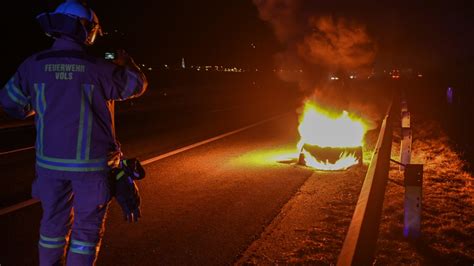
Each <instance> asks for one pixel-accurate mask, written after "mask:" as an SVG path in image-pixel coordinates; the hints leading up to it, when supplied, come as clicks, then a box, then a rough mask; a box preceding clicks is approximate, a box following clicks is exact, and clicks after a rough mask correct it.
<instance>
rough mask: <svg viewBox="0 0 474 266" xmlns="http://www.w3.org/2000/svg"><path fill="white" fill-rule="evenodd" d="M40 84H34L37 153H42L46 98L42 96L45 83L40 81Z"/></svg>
mask: <svg viewBox="0 0 474 266" xmlns="http://www.w3.org/2000/svg"><path fill="white" fill-rule="evenodd" d="M40 85H41V86H38V84H37V83H35V84H34V88H35V92H36V112H37V114H38V116H37V120H36V130H37V133H36V134H37V136H36V148H37V152H38V153H39V154H41V155H42V154H43V137H44V113H45V111H46V98H45V96H44V88H45V84H44V83H41V84H40Z"/></svg>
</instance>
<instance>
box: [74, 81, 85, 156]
mask: <svg viewBox="0 0 474 266" xmlns="http://www.w3.org/2000/svg"><path fill="white" fill-rule="evenodd" d="M85 97H86V96H85V95H84V91H83V90H81V112H80V117H79V131H78V132H77V146H76V159H81V147H82V139H83V135H82V134H83V131H84V109H85V108H86V107H85V105H86V100H85V99H84V98H85Z"/></svg>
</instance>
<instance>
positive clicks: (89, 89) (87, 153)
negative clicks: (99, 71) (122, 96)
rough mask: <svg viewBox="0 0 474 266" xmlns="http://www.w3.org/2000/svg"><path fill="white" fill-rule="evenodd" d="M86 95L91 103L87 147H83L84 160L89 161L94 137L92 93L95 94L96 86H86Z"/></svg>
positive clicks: (87, 114) (88, 113) (88, 116)
mask: <svg viewBox="0 0 474 266" xmlns="http://www.w3.org/2000/svg"><path fill="white" fill-rule="evenodd" d="M84 89H85V93H86V96H87V100H88V101H89V106H88V107H89V108H88V110H87V112H86V117H87V124H85V125H86V126H87V127H86V130H85V131H84V132H85V133H86V135H85V136H86V143H85V144H86V145H84V147H83V153H82V155H83V156H82V159H86V160H88V159H89V157H90V150H91V135H92V119H93V116H92V114H93V113H92V93H93V92H94V85H84Z"/></svg>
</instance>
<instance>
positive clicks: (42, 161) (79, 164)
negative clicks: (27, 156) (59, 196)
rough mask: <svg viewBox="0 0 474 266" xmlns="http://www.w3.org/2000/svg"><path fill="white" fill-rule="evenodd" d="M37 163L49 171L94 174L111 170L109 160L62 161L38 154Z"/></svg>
mask: <svg viewBox="0 0 474 266" xmlns="http://www.w3.org/2000/svg"><path fill="white" fill-rule="evenodd" d="M36 163H37V164H38V165H39V166H41V167H43V168H47V169H52V170H59V171H73V172H93V171H101V170H107V169H109V167H108V165H107V158H104V159H94V160H77V159H60V158H52V157H47V156H43V155H40V154H36Z"/></svg>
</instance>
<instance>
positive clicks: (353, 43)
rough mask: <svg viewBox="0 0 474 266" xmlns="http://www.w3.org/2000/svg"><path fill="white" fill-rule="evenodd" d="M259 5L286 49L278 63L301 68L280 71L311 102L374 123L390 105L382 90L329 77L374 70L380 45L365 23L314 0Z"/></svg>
mask: <svg viewBox="0 0 474 266" xmlns="http://www.w3.org/2000/svg"><path fill="white" fill-rule="evenodd" d="M254 4H255V5H256V6H257V8H258V11H259V15H260V18H261V19H262V20H264V21H266V22H267V23H268V24H269V25H270V26H271V27H272V29H273V31H274V33H275V35H276V37H277V38H278V40H279V41H280V42H281V43H282V44H284V46H285V47H286V50H284V51H281V52H280V53H278V54H277V55H275V59H276V62H275V63H276V64H277V67H278V68H279V69H301V71H296V72H295V71H287V72H285V71H279V72H278V73H279V76H280V78H281V79H283V80H285V81H289V82H297V83H298V84H299V88H300V89H301V90H302V91H303V92H304V97H305V100H306V99H308V98H309V99H312V100H314V101H315V102H316V103H317V104H320V105H323V106H325V107H326V108H331V109H335V110H338V111H341V110H347V111H349V112H352V113H356V114H358V115H360V116H362V117H364V118H366V119H368V120H369V122H375V120H378V118H380V116H381V114H383V111H382V110H383V107H382V106H384V105H385V104H386V103H381V100H380V99H383V97H381V96H382V95H380V91H381V90H380V89H379V90H376V89H373V88H368V87H363V86H362V87H361V86H358V85H355V82H354V84H352V83H349V82H344V81H339V82H331V81H330V80H329V75H338V76H339V77H340V78H341V79H344V77H347V78H348V77H349V75H353V76H357V77H358V78H359V79H362V78H365V79H367V77H368V75H369V73H370V72H371V71H372V67H373V63H374V59H375V56H376V51H377V46H376V44H375V42H374V41H373V40H372V39H371V37H370V35H369V33H368V31H367V29H366V27H365V26H364V25H363V24H362V23H360V22H358V21H357V20H356V19H354V18H349V17H347V16H341V15H335V13H334V12H331V11H330V10H327V6H324V7H321V9H319V8H318V5H315V1H311V0H254ZM321 5H324V3H321ZM381 107H382V108H381Z"/></svg>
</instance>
